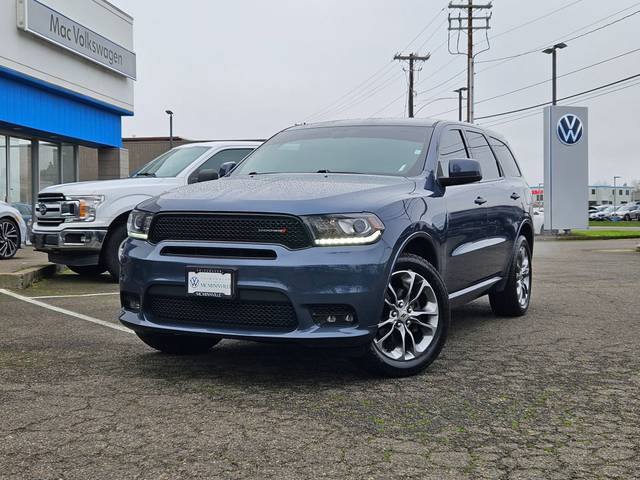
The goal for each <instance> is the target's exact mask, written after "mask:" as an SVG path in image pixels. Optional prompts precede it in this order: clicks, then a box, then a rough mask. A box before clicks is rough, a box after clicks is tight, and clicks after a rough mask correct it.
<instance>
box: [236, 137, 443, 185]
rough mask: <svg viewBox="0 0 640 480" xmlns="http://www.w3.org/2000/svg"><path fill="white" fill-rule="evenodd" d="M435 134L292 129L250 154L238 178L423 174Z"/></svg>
mask: <svg viewBox="0 0 640 480" xmlns="http://www.w3.org/2000/svg"><path fill="white" fill-rule="evenodd" d="M432 131H433V129H432V128H431V127H413V126H345V127H315V128H301V129H293V130H286V131H284V132H281V133H279V134H277V135H276V136H274V137H273V138H271V139H270V140H269V141H267V142H266V143H265V144H264V145H262V146H261V147H260V148H258V149H257V150H256V151H255V152H254V153H253V154H251V155H250V156H248V157H247V158H246V159H245V160H244V161H243V162H242V163H241V164H240V165H239V166H238V168H236V170H235V171H234V173H233V174H234V175H236V174H240V175H243V174H244V175H247V174H252V173H255V174H265V173H316V172H318V173H362V174H373V175H375V174H378V175H396V176H404V177H406V176H411V175H417V174H419V173H420V172H421V171H422V166H423V164H424V159H425V156H426V149H427V146H428V142H429V139H430V138H431V133H432Z"/></svg>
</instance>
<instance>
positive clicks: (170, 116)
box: [164, 110, 173, 150]
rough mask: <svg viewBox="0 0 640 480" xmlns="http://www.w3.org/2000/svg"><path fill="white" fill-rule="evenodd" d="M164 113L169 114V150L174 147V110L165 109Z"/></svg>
mask: <svg viewBox="0 0 640 480" xmlns="http://www.w3.org/2000/svg"><path fill="white" fill-rule="evenodd" d="M164 113H166V114H167V115H169V150H171V149H172V148H173V112H172V111H171V110H165V111H164Z"/></svg>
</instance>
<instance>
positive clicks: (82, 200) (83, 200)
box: [61, 195, 104, 222]
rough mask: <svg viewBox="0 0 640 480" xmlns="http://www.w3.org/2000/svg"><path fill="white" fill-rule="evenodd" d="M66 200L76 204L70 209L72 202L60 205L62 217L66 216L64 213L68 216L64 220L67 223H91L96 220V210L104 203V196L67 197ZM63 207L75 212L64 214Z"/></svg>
mask: <svg viewBox="0 0 640 480" xmlns="http://www.w3.org/2000/svg"><path fill="white" fill-rule="evenodd" d="M67 198H68V199H70V200H73V201H75V202H77V204H76V206H75V207H72V204H73V203H74V202H69V203H68V204H63V205H62V207H61V209H62V211H61V214H62V216H66V215H65V213H68V214H69V216H68V217H67V218H66V221H67V222H75V221H77V220H80V221H81V222H93V221H94V220H95V219H96V209H97V208H98V207H99V206H100V204H101V203H102V202H104V195H69V196H68V197H67ZM65 207H67V208H69V209H71V208H73V209H74V210H75V211H73V212H65V211H64V210H65ZM73 214H75V215H73ZM72 215H73V216H72ZM74 216H75V218H74Z"/></svg>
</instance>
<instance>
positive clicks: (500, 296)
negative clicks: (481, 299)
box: [489, 235, 533, 317]
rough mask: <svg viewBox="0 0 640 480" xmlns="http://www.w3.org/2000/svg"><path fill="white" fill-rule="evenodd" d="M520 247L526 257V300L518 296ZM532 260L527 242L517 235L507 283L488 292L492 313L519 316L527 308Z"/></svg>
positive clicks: (529, 298) (529, 301) (529, 300)
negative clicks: (498, 288) (527, 278)
mask: <svg viewBox="0 0 640 480" xmlns="http://www.w3.org/2000/svg"><path fill="white" fill-rule="evenodd" d="M521 249H524V251H525V252H526V255H527V259H528V277H529V282H528V291H527V294H526V302H524V303H523V302H522V301H521V300H522V298H521V296H520V290H519V287H520V288H523V287H522V284H520V285H519V267H518V255H519V254H520V251H521ZM532 265H533V262H532V257H531V247H530V246H529V242H528V241H527V239H526V238H525V237H524V236H522V235H521V236H520V237H518V240H517V241H516V245H515V249H514V254H513V258H512V259H511V265H510V266H509V273H508V275H507V283H506V285H505V287H504V289H503V290H501V291H493V292H490V293H489V303H490V304H491V309H492V310H493V313H495V314H496V315H498V316H502V317H521V316H522V315H524V314H525V313H527V310H529V304H530V303H531V289H532V288H531V287H532V285H533V281H532V278H533V276H532V272H533V267H532Z"/></svg>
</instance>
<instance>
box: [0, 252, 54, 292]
mask: <svg viewBox="0 0 640 480" xmlns="http://www.w3.org/2000/svg"><path fill="white" fill-rule="evenodd" d="M63 269H64V266H63V265H56V264H54V263H49V261H48V259H47V254H46V253H42V252H36V251H35V250H34V249H33V247H25V248H22V249H20V250H18V253H17V254H16V256H15V257H13V258H11V259H9V260H0V287H1V288H27V287H29V286H31V285H32V284H33V283H34V282H36V281H38V280H40V279H41V278H45V277H51V276H53V275H55V274H56V273H58V272H60V271H62V270H63Z"/></svg>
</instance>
